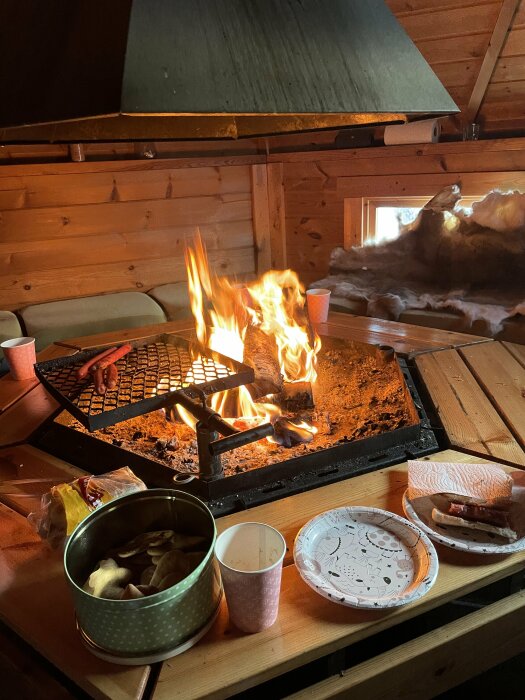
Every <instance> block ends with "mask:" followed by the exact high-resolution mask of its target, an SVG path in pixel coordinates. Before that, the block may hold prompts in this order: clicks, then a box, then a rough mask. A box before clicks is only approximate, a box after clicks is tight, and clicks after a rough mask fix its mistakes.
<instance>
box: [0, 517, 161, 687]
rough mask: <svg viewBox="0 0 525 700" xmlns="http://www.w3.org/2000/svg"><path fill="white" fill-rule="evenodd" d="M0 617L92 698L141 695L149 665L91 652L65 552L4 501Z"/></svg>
mask: <svg viewBox="0 0 525 700" xmlns="http://www.w3.org/2000/svg"><path fill="white" fill-rule="evenodd" d="M0 532H1V533H2V536H1V538H0V581H1V594H0V619H1V620H2V622H4V623H5V624H7V625H8V626H9V627H11V629H13V630H14V631H15V632H17V633H18V634H19V635H20V636H21V637H23V638H24V639H25V640H26V641H27V642H28V643H29V644H31V646H33V647H34V649H36V651H38V652H39V653H41V654H42V655H43V656H44V657H45V658H46V659H48V660H49V661H50V662H51V663H53V664H54V665H55V666H56V667H57V668H59V669H60V670H61V671H62V672H63V673H65V674H66V675H67V676H69V677H70V678H71V679H73V680H74V682H75V683H76V684H77V685H78V686H80V687H81V688H82V689H83V690H85V691H86V692H87V693H88V694H89V695H90V696H91V697H94V698H97V699H98V698H108V699H111V700H130V698H136V699H137V700H139V699H140V698H141V697H142V694H143V692H144V688H145V685H146V682H147V679H148V676H149V671H150V668H149V666H138V667H132V668H126V667H125V666H116V665H114V664H109V663H106V662H105V661H101V660H99V659H97V658H96V657H95V656H93V655H92V654H91V653H90V652H88V651H87V650H86V649H85V648H84V647H83V646H82V643H81V642H80V638H79V636H78V633H77V631H76V626H75V615H74V610H73V604H72V598H71V594H70V592H69V590H68V587H67V583H66V580H65V576H64V569H63V564H62V552H59V551H51V550H50V549H49V548H48V547H47V546H46V545H44V544H43V543H42V542H41V540H40V538H39V537H38V536H37V535H36V533H34V531H33V530H32V528H31V526H30V525H29V523H28V522H27V520H26V518H24V517H23V516H21V515H19V514H18V513H15V512H14V511H12V510H11V509H10V508H7V507H6V506H4V505H2V504H0Z"/></svg>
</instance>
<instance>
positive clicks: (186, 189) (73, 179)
mask: <svg viewBox="0 0 525 700" xmlns="http://www.w3.org/2000/svg"><path fill="white" fill-rule="evenodd" d="M213 162H214V161H213V159H211V163H212V164H211V165H207V166H202V164H201V166H202V167H176V166H177V165H179V163H176V162H174V161H173V160H166V161H163V162H162V161H155V162H154V163H151V162H145V161H107V162H93V163H92V162H86V163H63V164H62V163H57V164H48V165H13V166H7V167H5V168H2V169H1V170H0V307H1V308H5V309H17V308H20V307H22V306H25V305H27V304H32V303H39V302H45V301H50V300H55V299H62V298H71V297H79V296H88V295H92V294H99V293H108V292H117V291H124V290H130V289H135V290H142V291H147V290H148V289H150V288H151V287H154V286H156V285H158V284H164V283H168V282H176V281H179V280H182V279H184V277H185V269H184V247H185V244H186V242H187V241H188V240H190V239H191V238H192V237H193V235H194V234H195V232H196V230H197V228H199V229H200V231H201V234H202V236H203V238H204V239H205V242H206V245H207V247H208V249H209V251H210V259H211V262H212V264H213V266H214V269H215V271H216V272H218V273H219V274H247V273H253V272H254V271H255V266H256V258H255V248H254V226H253V203H252V180H251V166H250V165H248V164H244V163H242V162H241V163H239V164H237V163H236V164H235V165H214V164H213ZM183 165H184V166H186V165H187V163H186V162H184V163H183ZM262 167H265V166H262ZM266 206H267V205H266ZM266 215H267V216H268V214H266ZM259 218H260V213H259Z"/></svg>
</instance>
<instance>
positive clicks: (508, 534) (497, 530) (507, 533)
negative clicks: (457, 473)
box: [432, 508, 518, 542]
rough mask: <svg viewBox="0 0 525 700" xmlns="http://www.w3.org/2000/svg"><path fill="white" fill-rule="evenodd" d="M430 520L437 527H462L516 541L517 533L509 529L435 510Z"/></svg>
mask: <svg viewBox="0 0 525 700" xmlns="http://www.w3.org/2000/svg"><path fill="white" fill-rule="evenodd" d="M432 520H433V521H434V522H435V523H437V524H438V525H445V526H449V525H450V526H452V527H462V528H465V529H468V530H481V531H482V532H490V533H492V534H493V535H499V536H500V537H503V538H505V539H507V540H509V541H510V542H515V541H516V540H517V539H518V533H517V532H515V530H513V529H512V528H510V527H498V526H496V525H490V524H489V523H481V522H479V521H474V520H465V519H464V518H458V517H456V516H454V515H448V514H447V513H442V512H441V511H440V510H438V509H437V508H434V509H433V510H432Z"/></svg>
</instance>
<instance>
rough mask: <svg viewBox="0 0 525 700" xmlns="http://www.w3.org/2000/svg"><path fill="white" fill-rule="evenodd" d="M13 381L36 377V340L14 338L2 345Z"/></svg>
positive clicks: (0, 345)
mask: <svg viewBox="0 0 525 700" xmlns="http://www.w3.org/2000/svg"><path fill="white" fill-rule="evenodd" d="M0 347H1V348H2V350H3V352H4V355H5V359H6V360H7V364H8V365H9V369H10V371H11V375H12V377H13V379H17V380H18V381H23V380H25V379H33V378H34V376H35V369H34V364H35V362H36V354H35V339H34V338H13V339H12V340H5V341H4V342H3V343H1V344H0Z"/></svg>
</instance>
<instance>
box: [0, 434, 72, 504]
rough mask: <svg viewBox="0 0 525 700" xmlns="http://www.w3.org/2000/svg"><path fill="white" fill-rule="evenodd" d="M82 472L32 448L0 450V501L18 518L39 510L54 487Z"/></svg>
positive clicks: (29, 446) (21, 447) (16, 447)
mask: <svg viewBox="0 0 525 700" xmlns="http://www.w3.org/2000/svg"><path fill="white" fill-rule="evenodd" d="M83 474H85V472H84V471H83V470H82V469H78V468H77V467H74V466H73V465H71V464H69V462H65V461H64V460H62V459H59V458H58V457H53V456H52V455H48V454H46V453H45V452H42V451H41V450H39V449H37V448H36V447H32V446H31V445H17V446H15V447H4V448H2V449H0V502H1V503H4V504H5V505H6V506H9V507H10V508H12V509H13V510H16V511H17V512H18V513H20V514H21V515H25V516H27V515H29V513H31V512H35V511H37V510H38V509H39V508H40V499H41V497H42V496H43V495H44V494H45V493H47V492H48V491H49V490H50V489H51V488H52V487H53V486H56V484H61V483H64V482H68V481H72V480H73V479H76V478H77V477H79V476H82V475H83Z"/></svg>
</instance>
